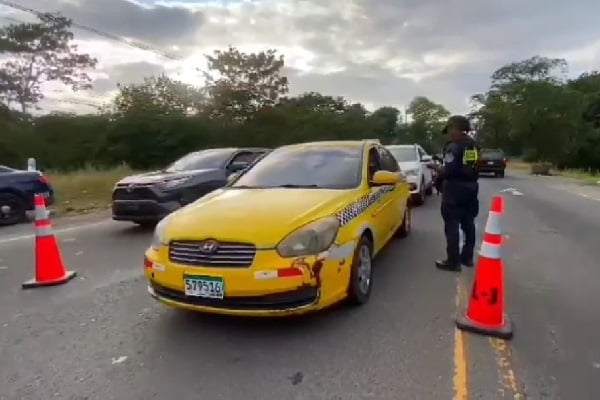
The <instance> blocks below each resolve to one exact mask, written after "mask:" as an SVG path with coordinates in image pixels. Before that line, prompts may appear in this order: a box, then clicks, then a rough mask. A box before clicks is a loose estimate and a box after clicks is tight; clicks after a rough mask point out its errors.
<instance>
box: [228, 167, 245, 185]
mask: <svg viewBox="0 0 600 400" xmlns="http://www.w3.org/2000/svg"><path fill="white" fill-rule="evenodd" d="M242 172H243V171H241V170H240V171H237V172H233V173H231V174H229V176H227V184H228V185H229V184H230V183H233V182H234V181H235V180H236V179H237V178H238V177H239V176H240V175H241V174H242Z"/></svg>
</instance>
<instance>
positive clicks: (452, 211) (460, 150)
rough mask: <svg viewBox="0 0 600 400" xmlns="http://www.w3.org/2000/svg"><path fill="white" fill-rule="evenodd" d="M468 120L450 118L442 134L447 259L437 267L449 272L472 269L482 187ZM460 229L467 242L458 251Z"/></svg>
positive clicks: (441, 175)
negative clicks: (443, 145) (479, 196)
mask: <svg viewBox="0 0 600 400" xmlns="http://www.w3.org/2000/svg"><path fill="white" fill-rule="evenodd" d="M470 130H471V124H470V123H469V120H468V119H467V118H465V117H464V116H462V115H454V116H452V117H450V118H449V119H448V121H447V123H446V126H445V127H444V129H443V131H442V133H443V134H445V135H448V139H449V142H448V143H447V144H446V146H445V147H444V165H443V166H442V167H441V168H440V171H439V174H438V177H437V181H436V187H438V188H440V189H441V192H442V218H443V219H444V233H445V234H446V253H447V257H446V259H444V260H437V261H436V262H435V264H436V267H437V268H439V269H442V270H447V271H460V270H461V264H462V265H464V266H468V267H472V266H473V251H474V248H475V218H476V217H477V214H479V199H478V194H479V184H478V182H477V179H478V173H477V159H478V158H479V152H478V148H477V145H476V144H475V141H474V140H473V139H472V138H471V137H470V136H469V135H468V132H469V131H470ZM459 229H462V231H463V232H464V236H465V241H464V245H463V247H462V249H459V246H460V243H459Z"/></svg>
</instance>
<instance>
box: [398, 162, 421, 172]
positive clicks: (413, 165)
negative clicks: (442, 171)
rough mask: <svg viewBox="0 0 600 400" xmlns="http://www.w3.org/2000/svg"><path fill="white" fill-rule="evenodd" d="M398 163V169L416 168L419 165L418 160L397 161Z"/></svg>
mask: <svg viewBox="0 0 600 400" xmlns="http://www.w3.org/2000/svg"><path fill="white" fill-rule="evenodd" d="M398 165H399V166H400V169H401V170H402V171H408V170H410V169H417V168H419V166H420V164H419V162H418V161H402V162H399V163H398Z"/></svg>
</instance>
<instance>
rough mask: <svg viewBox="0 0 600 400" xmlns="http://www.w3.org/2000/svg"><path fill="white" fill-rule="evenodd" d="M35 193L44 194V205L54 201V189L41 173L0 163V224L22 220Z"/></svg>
mask: <svg viewBox="0 0 600 400" xmlns="http://www.w3.org/2000/svg"><path fill="white" fill-rule="evenodd" d="M36 194H42V195H44V197H45V198H46V205H51V204H53V203H54V189H53V188H52V186H51V185H50V183H49V182H48V179H47V178H46V177H45V176H44V174H43V173H41V172H39V171H24V170H19V169H13V168H10V167H6V166H4V165H0V226H7V225H14V224H17V223H19V222H23V221H24V220H25V218H26V216H27V211H30V210H33V209H34V202H33V197H34V195H36Z"/></svg>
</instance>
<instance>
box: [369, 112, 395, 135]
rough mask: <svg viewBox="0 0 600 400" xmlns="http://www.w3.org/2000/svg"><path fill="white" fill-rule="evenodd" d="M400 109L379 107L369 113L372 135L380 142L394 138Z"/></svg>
mask: <svg viewBox="0 0 600 400" xmlns="http://www.w3.org/2000/svg"><path fill="white" fill-rule="evenodd" d="M399 115H400V110H398V109H397V108H395V107H380V108H378V109H377V110H375V111H373V113H372V114H371V115H369V121H370V124H371V125H372V126H373V135H376V136H377V138H378V139H379V140H381V141H382V142H388V141H391V140H393V139H394V136H395V134H396V126H397V125H398V116H399Z"/></svg>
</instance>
